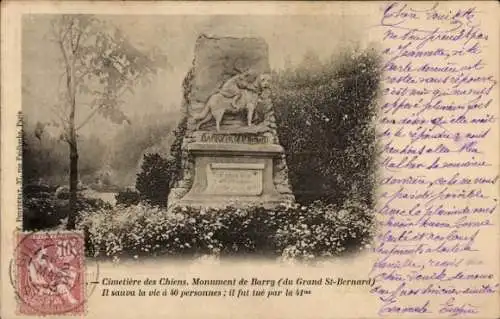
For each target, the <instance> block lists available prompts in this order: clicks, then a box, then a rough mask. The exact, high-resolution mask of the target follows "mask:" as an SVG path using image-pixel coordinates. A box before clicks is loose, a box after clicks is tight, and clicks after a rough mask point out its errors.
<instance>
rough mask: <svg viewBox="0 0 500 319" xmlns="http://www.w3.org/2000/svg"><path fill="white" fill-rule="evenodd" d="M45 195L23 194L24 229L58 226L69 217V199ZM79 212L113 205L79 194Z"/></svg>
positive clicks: (109, 207)
mask: <svg viewBox="0 0 500 319" xmlns="http://www.w3.org/2000/svg"><path fill="white" fill-rule="evenodd" d="M43 194H44V195H43V196H27V195H26V194H25V195H24V196H23V229H24V230H42V229H51V228H55V227H58V226H59V225H60V224H61V221H62V220H63V219H65V218H67V217H68V212H69V200H67V199H60V198H57V197H56V196H55V194H53V193H51V194H48V195H47V194H46V193H43ZM76 205H77V206H76V208H77V211H78V212H91V211H97V210H102V209H111V205H110V204H109V203H107V202H105V201H103V200H102V199H99V198H86V197H83V196H81V195H79V196H78V199H77V203H76Z"/></svg>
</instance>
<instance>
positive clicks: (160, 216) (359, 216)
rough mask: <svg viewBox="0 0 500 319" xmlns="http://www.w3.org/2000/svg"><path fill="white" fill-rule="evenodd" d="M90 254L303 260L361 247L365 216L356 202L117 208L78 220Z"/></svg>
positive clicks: (368, 231) (368, 226)
mask: <svg viewBox="0 0 500 319" xmlns="http://www.w3.org/2000/svg"><path fill="white" fill-rule="evenodd" d="M78 227H79V228H80V229H84V230H85V232H86V235H87V236H86V240H87V251H88V253H89V254H90V255H91V256H95V257H97V256H105V257H113V258H121V257H133V258H140V257H142V256H160V255H189V256H195V257H196V256H201V255H207V254H210V255H218V256H228V255H242V254H243V255H245V254H253V255H255V254H257V255H262V256H273V257H279V256H281V257H285V258H294V259H311V258H316V257H328V256H334V255H339V254H342V253H345V252H346V251H352V250H353V249H360V248H363V247H364V246H366V245H367V244H368V243H369V242H370V240H371V238H372V234H373V212H372V211H371V210H370V209H369V208H368V207H365V206H362V205H359V204H352V203H346V204H344V205H343V206H341V207H334V206H332V205H324V204H322V203H319V202H315V203H313V204H311V205H308V206H299V205H293V206H290V205H288V206H285V205H281V206H279V207H277V208H275V209H266V208H264V207H248V208H245V209H236V208H233V207H226V208H223V209H215V208H211V209H201V210H200V209H194V208H190V207H179V208H176V209H175V210H173V211H171V212H167V211H166V210H162V209H161V208H158V207H151V206H146V205H137V206H129V207H124V206H118V207H115V208H113V209H102V210H99V211H95V212H92V213H86V214H84V215H82V217H81V219H80V222H79V225H78Z"/></svg>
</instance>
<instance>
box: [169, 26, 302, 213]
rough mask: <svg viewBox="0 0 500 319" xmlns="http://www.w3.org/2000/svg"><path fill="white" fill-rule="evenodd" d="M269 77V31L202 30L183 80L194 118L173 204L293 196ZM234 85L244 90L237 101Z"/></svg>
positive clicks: (272, 201)
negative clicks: (262, 34)
mask: <svg viewBox="0 0 500 319" xmlns="http://www.w3.org/2000/svg"><path fill="white" fill-rule="evenodd" d="M270 81H271V76H270V74H269V62H268V48H267V44H266V42H265V41H264V40H263V39H260V38H234V37H213V36H206V35H201V36H200V37H199V38H198V40H197V42H196V46H195V58H194V60H193V66H192V68H191V70H190V71H189V72H188V74H187V75H186V78H185V79H184V83H183V86H184V101H183V112H184V113H185V115H186V123H187V124H186V130H185V133H184V137H183V141H182V154H181V157H182V159H181V167H180V171H179V178H178V180H176V181H175V183H174V185H173V187H172V189H171V191H170V194H169V198H168V203H169V206H170V207H177V206H197V207H226V206H233V207H238V206H243V207H244V206H249V205H263V206H267V207H269V206H275V205H277V204H280V203H291V202H293V201H294V196H293V194H292V191H291V189H290V184H289V181H288V168H287V165H286V159H285V154H284V150H283V147H282V146H281V145H280V142H279V139H278V134H277V124H276V118H275V116H274V108H273V104H272V100H271V85H270ZM234 92H237V93H234ZM233 93H234V94H237V95H236V96H239V97H240V98H239V99H238V102H237V103H236V104H234V98H233V97H230V96H232V95H231V94H233ZM235 105H237V106H235ZM250 110H252V112H251V111H250ZM249 114H253V116H251V115H249ZM217 118H218V119H219V122H218V123H219V124H220V125H219V127H218V126H217V125H216V120H217Z"/></svg>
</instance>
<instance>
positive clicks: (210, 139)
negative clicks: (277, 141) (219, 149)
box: [201, 133, 269, 144]
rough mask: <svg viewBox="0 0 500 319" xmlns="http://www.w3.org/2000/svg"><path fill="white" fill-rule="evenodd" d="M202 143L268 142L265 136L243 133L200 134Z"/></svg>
mask: <svg viewBox="0 0 500 319" xmlns="http://www.w3.org/2000/svg"><path fill="white" fill-rule="evenodd" d="M201 142H204V143H233V144H269V138H268V137H267V136H252V135H244V134H231V135H225V134H207V133H204V134H203V135H201Z"/></svg>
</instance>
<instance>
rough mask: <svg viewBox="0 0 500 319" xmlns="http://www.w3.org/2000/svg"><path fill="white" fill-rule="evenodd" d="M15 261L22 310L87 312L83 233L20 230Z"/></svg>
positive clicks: (44, 313) (39, 313)
mask: <svg viewBox="0 0 500 319" xmlns="http://www.w3.org/2000/svg"><path fill="white" fill-rule="evenodd" d="M15 261H16V262H15V281H16V283H15V285H16V290H17V297H18V311H19V314H24V315H36V316H47V315H62V314H64V315H81V314H83V313H84V302H85V278H84V276H85V266H84V237H83V234H81V233H79V232H56V233H53V232H40V233H39V232H36V233H19V234H17V249H16V258H15Z"/></svg>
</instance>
